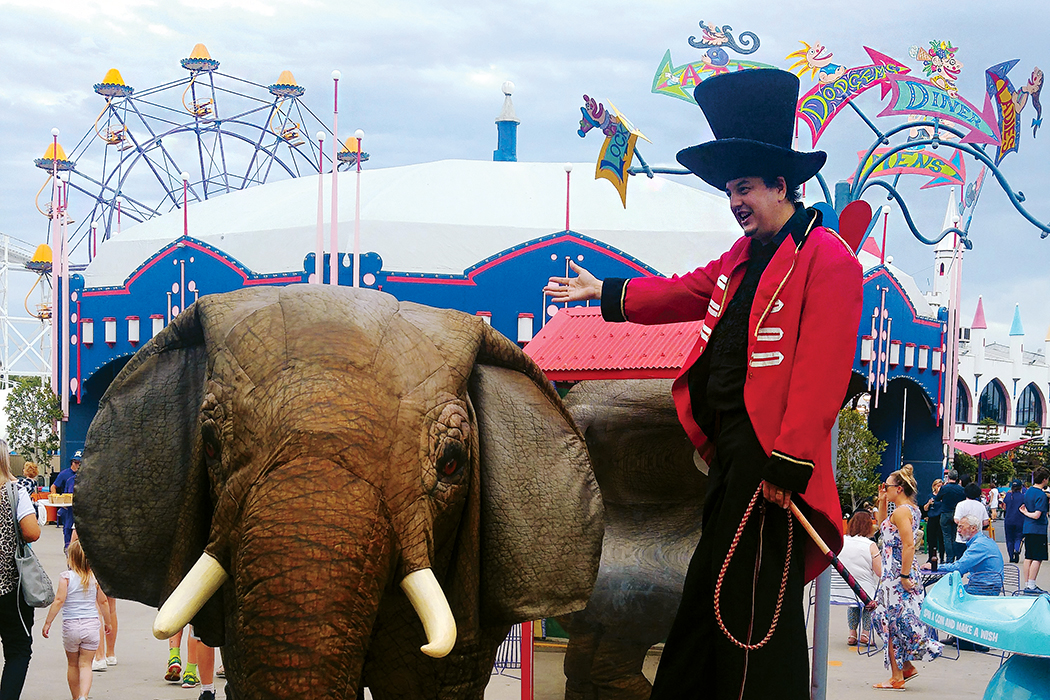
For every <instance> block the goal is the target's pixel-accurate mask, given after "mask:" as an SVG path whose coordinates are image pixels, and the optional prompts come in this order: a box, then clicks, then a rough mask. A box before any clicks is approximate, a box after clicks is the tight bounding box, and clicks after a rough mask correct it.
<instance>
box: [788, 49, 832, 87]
mask: <svg viewBox="0 0 1050 700" xmlns="http://www.w3.org/2000/svg"><path fill="white" fill-rule="evenodd" d="M799 43H800V44H802V45H803V46H805V47H806V48H804V49H799V50H798V51H794V52H792V53H789V54H788V55H787V56H785V58H788V59H791V58H797V59H798V60H797V61H795V62H794V63H792V64H791V67H790V68H788V70H789V71H792V72H794V71H795V69H796V68H798V69H799V71H798V73H796V75H798V77H800V78H801V77H802V76H803V75H805V74H806V73H809V74H810V77H811V78H813V79H814V80H816V81H817V82H818V83H820V84H821V85H829V84H831V83H833V82H835V81H836V80H838V79H839V78H841V77H842V76H843V75H845V74H846V68H845V66H840V65H838V64H837V63H832V62H831V57H832V56H834V55H835V54H833V53H828V54H824V49H825V48H826V47H825V46H824V45H823V44H821V43H820V42H815V43H814V44H813V45H810V44H807V43H806V42H804V41H800V42H799Z"/></svg>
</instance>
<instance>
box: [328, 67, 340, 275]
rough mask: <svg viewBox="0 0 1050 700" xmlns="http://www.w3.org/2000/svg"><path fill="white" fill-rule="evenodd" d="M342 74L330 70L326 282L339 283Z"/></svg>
mask: <svg viewBox="0 0 1050 700" xmlns="http://www.w3.org/2000/svg"><path fill="white" fill-rule="evenodd" d="M341 77H342V74H341V73H340V72H339V71H337V70H334V71H332V82H333V83H334V86H335V87H334V98H335V106H334V108H333V110H332V224H331V229H330V230H331V232H332V233H331V239H330V243H329V244H330V245H331V248H332V251H331V257H330V258H329V260H328V275H329V279H328V284H339V78H341Z"/></svg>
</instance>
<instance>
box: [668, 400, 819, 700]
mask: <svg viewBox="0 0 1050 700" xmlns="http://www.w3.org/2000/svg"><path fill="white" fill-rule="evenodd" d="M719 425H720V427H719V430H718V434H717V440H716V444H717V448H718V453H717V455H718V456H717V458H716V459H715V460H714V462H713V463H712V464H711V465H709V466H710V472H709V474H708V485H707V500H706V502H705V504H704V523H703V525H704V528H703V534H702V535H701V537H700V542H699V544H698V545H697V547H696V551H695V552H694V553H693V558H692V560H691V561H690V563H689V571H688V573H687V574H686V579H685V586H684V588H683V591H682V602H681V603H680V605H679V608H678V614H677V615H676V617H675V620H674V624H673V625H672V627H671V633H670V635H669V636H668V639H667V643H666V644H665V645H664V652H663V657H662V658H661V660H660V666H659V669H658V670H657V673H656V682H655V684H654V687H653V693H652V696H651V698H652V700H686V699H690V700H691V699H693V698H726V699H732V700H737V699H738V698H753V699H755V700H769V699H770V698H777V699H778V700H781V699H784V700H808V698H809V660H808V641H807V637H806V626H805V617H804V611H803V606H802V602H803V601H802V594H803V588H804V582H803V579H804V567H803V564H804V548H805V544H806V542H805V537H806V533H805V531H804V530H803V529H802V527H801V526H799V525H798V524H797V523H796V522H795V520H794V518H793V517H792V516H791V515H790V513H789V512H788V511H785V510H784V509H782V508H780V507H778V506H775V505H773V504H767V505H766V506H765V514H764V516H762V515H760V513H761V508H762V506H761V504H763V503H765V500H764V499H763V498H762V497H761V495H760V496H759V499H758V503H757V504H756V506H755V509H754V511H753V512H752V515H751V518H750V519H749V520H748V522H747V525H746V527H745V528H744V532H743V534H742V536H741V539H740V541H739V543H738V545H737V549H736V551H735V553H734V555H733V559H732V561H731V562H730V564H729V568H728V571H727V573H726V576H725V579H724V582H723V584H722V589H721V595H720V598H721V601H720V609H721V614H722V620H723V622H724V623H725V625H726V627H727V629H728V630H729V632H730V633H731V634H732V635H733V636H734V637H735V638H736V639H737V640H739V641H741V642H743V643H745V644H746V643H751V644H754V643H757V642H758V641H760V640H761V639H762V638H763V637H765V635H766V633H767V632H768V630H769V628H770V625H771V623H772V620H773V614H774V609H775V607H776V602H777V594H778V593H779V591H780V586H781V579H782V577H783V572H784V559H785V554H786V552H787V540H788V528H789V527H790V528H793V537H794V543H793V548H792V556H791V564H790V569H789V576H788V580H787V587H786V590H785V594H784V601H783V607H782V609H781V612H780V618H779V621H778V622H777V626H776V629H775V631H774V632H773V635H772V637H771V638H770V639H769V641H768V642H767V643H766V645H765V646H763V647H762V648H761V649H758V650H754V651H745V650H743V649H741V648H740V647H738V646H736V645H735V644H734V643H733V642H731V641H730V640H729V639H728V637H726V635H725V634H724V633H723V632H722V630H721V629H720V628H719V626H718V623H717V621H716V619H715V610H714V604H713V603H714V591H715V584H716V581H717V579H718V574H719V570H720V569H721V566H722V563H723V562H724V561H725V560H726V557H727V553H728V551H729V547H730V544H731V543H732V540H733V536H734V534H735V533H736V530H737V528H738V526H739V525H740V522H741V520H742V519H743V516H744V512H745V510H746V509H747V505H748V503H749V502H750V501H751V497H752V496H753V495H754V493H755V491H756V489H758V487H759V484H760V483H761V480H762V479H761V475H760V469H761V467H762V465H763V464H764V463H765V461H766V459H767V458H766V454H765V452H764V451H763V450H762V446H761V445H760V444H759V442H758V438H757V437H755V432H754V429H753V428H752V426H751V421H750V419H749V418H748V416H747V413H746V412H745V411H737V412H733V413H723V414H722V415H721V416H720V420H719ZM796 503H797V504H798V505H799V507H800V508H803V504H801V502H799V501H797V500H796ZM803 511H804V512H805V508H803Z"/></svg>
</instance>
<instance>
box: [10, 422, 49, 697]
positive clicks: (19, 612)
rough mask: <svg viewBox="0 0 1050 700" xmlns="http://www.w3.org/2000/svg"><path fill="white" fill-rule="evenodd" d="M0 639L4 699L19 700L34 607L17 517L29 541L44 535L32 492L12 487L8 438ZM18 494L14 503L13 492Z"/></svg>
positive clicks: (24, 674)
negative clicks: (26, 587) (18, 559)
mask: <svg viewBox="0 0 1050 700" xmlns="http://www.w3.org/2000/svg"><path fill="white" fill-rule="evenodd" d="M0 480H2V481H3V484H4V488H2V489H0V642H2V644H3V647H4V672H3V675H0V700H17V698H18V697H19V696H20V695H21V694H22V686H23V685H24V684H25V680H26V672H27V671H29V658H30V657H31V656H32V654H33V636H32V629H33V608H32V607H30V605H29V604H28V603H26V601H25V597H24V596H22V594H21V593H20V592H19V589H18V567H17V566H16V565H15V552H16V551H17V549H18V547H17V544H18V539H17V537H18V533H17V532H16V530H15V521H17V522H18V528H19V530H21V535H22V538H23V539H25V541H26V542H35V541H36V540H37V539H39V538H40V523H38V522H37V519H36V511H35V510H34V509H33V502H32V501H31V500H30V499H29V495H28V494H27V493H26V492H25V491H24V490H23V489H20V488H16V489H8V488H7V487H6V485H7V484H8V483H12V482H15V477H14V476H12V475H11V463H10V460H9V458H8V447H7V442H5V441H4V440H0ZM11 493H14V494H15V499H14V500H15V502H14V503H12V499H11V498H10V494H11Z"/></svg>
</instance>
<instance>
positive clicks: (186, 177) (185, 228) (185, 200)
mask: <svg viewBox="0 0 1050 700" xmlns="http://www.w3.org/2000/svg"><path fill="white" fill-rule="evenodd" d="M181 177H182V235H183V236H184V237H185V236H188V235H190V208H189V204H190V197H189V191H190V174H189V173H187V172H185V171H184V172H183V173H182V175H181Z"/></svg>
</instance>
